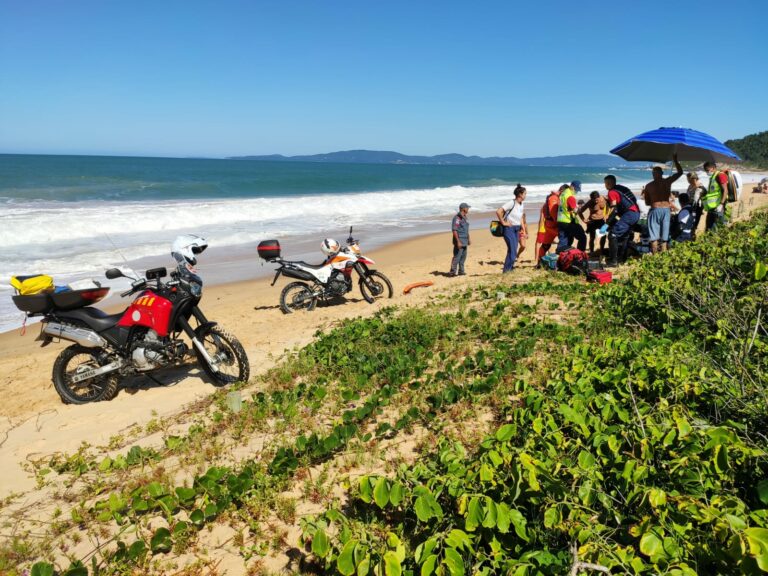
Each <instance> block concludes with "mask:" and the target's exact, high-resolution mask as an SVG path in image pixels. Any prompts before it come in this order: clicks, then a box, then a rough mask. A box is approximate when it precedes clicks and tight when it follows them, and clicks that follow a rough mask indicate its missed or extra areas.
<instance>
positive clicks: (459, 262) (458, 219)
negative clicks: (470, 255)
mask: <svg viewBox="0 0 768 576" xmlns="http://www.w3.org/2000/svg"><path fill="white" fill-rule="evenodd" d="M469 208H470V206H469V204H467V203H466V202H462V203H461V204H459V212H458V213H457V214H456V216H454V217H453V221H452V223H451V230H452V235H453V259H452V260H451V271H450V272H449V273H448V275H449V276H464V274H466V272H464V262H466V261H467V247H468V246H469V220H468V219H467V214H468V213H469Z"/></svg>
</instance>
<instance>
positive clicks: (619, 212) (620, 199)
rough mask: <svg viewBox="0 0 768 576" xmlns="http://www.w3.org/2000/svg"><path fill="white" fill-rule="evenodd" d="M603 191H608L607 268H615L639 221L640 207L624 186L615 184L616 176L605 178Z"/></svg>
mask: <svg viewBox="0 0 768 576" xmlns="http://www.w3.org/2000/svg"><path fill="white" fill-rule="evenodd" d="M604 181H605V189H606V190H608V207H609V208H610V212H609V213H608V218H607V225H608V261H607V262H606V263H605V265H606V266H608V267H614V266H617V265H618V263H619V259H621V260H622V261H623V260H624V258H625V256H626V250H627V243H628V242H629V239H630V238H631V237H632V232H633V228H634V226H635V224H637V221H638V220H640V207H639V206H638V205H637V198H636V197H635V195H634V194H633V193H632V191H631V190H630V189H629V188H627V187H626V186H622V185H621V184H616V176H614V175H613V174H609V175H608V176H606V177H605V180H604Z"/></svg>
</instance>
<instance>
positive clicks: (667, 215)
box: [648, 208, 671, 242]
mask: <svg viewBox="0 0 768 576" xmlns="http://www.w3.org/2000/svg"><path fill="white" fill-rule="evenodd" d="M670 220H671V212H670V210H669V208H651V209H650V211H649V212H648V236H649V239H650V241H651V242H658V241H661V242H667V241H668V240H669V222H670Z"/></svg>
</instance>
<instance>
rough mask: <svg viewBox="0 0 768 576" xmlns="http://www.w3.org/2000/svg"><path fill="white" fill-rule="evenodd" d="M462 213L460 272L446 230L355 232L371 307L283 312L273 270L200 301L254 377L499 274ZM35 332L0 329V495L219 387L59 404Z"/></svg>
mask: <svg viewBox="0 0 768 576" xmlns="http://www.w3.org/2000/svg"><path fill="white" fill-rule="evenodd" d="M746 190H747V192H745V194H744V197H743V200H742V206H743V210H741V211H739V215H740V216H741V217H743V216H745V215H746V214H748V213H749V212H750V211H752V210H754V209H755V208H757V207H760V206H764V205H766V204H768V196H765V195H752V194H751V192H750V191H751V185H750V187H749V188H746ZM470 215H471V216H472V217H473V218H474V224H475V226H474V227H473V228H472V244H471V246H470V250H469V254H468V259H467V276H465V277H462V278H450V277H447V275H446V272H447V271H448V268H449V263H450V258H451V240H450V234H449V232H448V231H447V230H445V231H443V232H438V233H432V234H427V235H422V236H417V237H412V238H408V239H402V240H398V241H396V242H392V243H389V244H387V245H385V246H381V247H379V248H376V249H374V250H371V251H369V250H366V242H365V237H364V236H363V235H362V234H361V235H360V236H361V238H362V247H363V249H364V252H365V253H366V254H369V255H370V256H371V257H372V258H373V259H374V260H375V261H376V268H377V269H379V270H381V271H382V272H384V273H385V274H386V275H387V276H388V277H389V278H390V280H391V281H392V283H393V285H394V288H395V292H394V297H393V298H392V299H391V300H387V301H378V302H376V303H375V304H373V305H369V304H367V303H366V302H365V301H364V300H363V299H362V298H361V297H360V295H359V293H358V291H357V289H355V290H354V291H353V292H352V293H351V294H350V297H349V298H348V299H347V300H346V302H344V303H342V304H338V305H329V306H321V307H318V308H317V309H316V310H315V311H313V312H310V313H306V312H300V313H294V314H290V315H284V314H282V312H281V311H280V309H279V306H278V299H279V294H280V290H281V289H282V287H283V286H284V285H285V283H286V281H285V280H284V279H281V280H279V281H278V283H277V284H276V285H275V286H270V282H271V277H261V278H254V279H249V280H242V281H237V282H230V283H223V284H218V285H213V286H207V287H206V290H205V293H204V297H203V300H202V308H203V310H204V311H205V312H206V314H207V315H208V316H209V317H210V318H211V319H213V320H215V321H217V322H219V323H220V324H221V325H222V326H224V327H225V328H227V329H228V330H230V331H231V332H233V333H234V334H235V335H236V336H237V337H238V338H239V339H240V341H241V343H242V344H243V346H244V348H245V350H246V352H247V353H248V356H249V359H250V363H251V367H252V370H251V373H252V376H253V375H257V374H259V373H261V372H263V371H265V370H267V369H268V368H270V367H271V366H273V365H274V364H275V363H276V361H277V360H278V359H279V358H280V357H281V356H283V355H284V354H286V353H290V352H291V351H292V350H294V349H295V348H296V347H300V346H303V345H305V344H307V343H309V342H310V341H312V339H313V338H314V335H315V334H316V332H317V331H324V330H327V329H329V328H331V327H333V326H335V325H337V324H338V323H340V322H342V321H343V320H345V319H347V318H353V317H358V316H370V315H372V314H374V313H376V312H377V311H379V310H381V309H382V308H384V307H386V306H390V305H394V306H405V307H409V306H415V307H418V306H420V305H421V304H423V303H425V302H427V301H429V300H432V299H435V298H440V297H441V295H443V294H445V293H447V292H452V291H455V290H457V289H461V288H462V286H468V285H472V284H476V283H478V282H482V281H483V277H498V275H499V274H500V272H501V266H502V261H503V259H504V255H505V252H506V248H505V245H504V242H503V240H502V239H500V238H496V237H493V236H491V235H490V233H489V232H488V231H487V222H488V219H489V216H490V215H489V214H487V213H486V214H480V213H478V214H474V215H472V214H470ZM534 225H535V224H534ZM355 235H356V236H357V234H355ZM532 255H533V242H532V241H531V242H530V244H529V245H528V248H527V250H526V252H525V253H524V254H523V256H522V261H521V262H520V265H519V267H518V269H517V272H516V273H514V274H511V275H509V280H508V281H509V282H510V283H518V282H524V281H527V280H530V279H531V278H533V277H539V276H540V277H541V278H542V279H546V278H547V274H549V272H547V271H539V270H535V269H533V261H532ZM265 268H266V266H265ZM270 270H271V268H270ZM268 276H271V273H270V274H269V275H268ZM420 281H432V282H433V285H432V286H430V287H426V288H417V289H415V290H413V292H411V293H410V294H408V295H404V294H403V293H402V290H403V287H404V286H405V285H407V284H409V283H412V282H420ZM122 306H123V305H122V304H120V303H117V302H116V303H115V305H114V306H110V307H111V309H113V310H119V309H121V308H122ZM36 336H37V327H36V326H34V325H33V326H30V327H28V329H27V333H26V335H25V336H24V337H20V336H19V333H18V331H17V330H14V331H13V332H7V333H3V334H0V393H2V395H3V398H4V399H5V401H4V402H3V404H2V406H0V440H2V439H3V438H4V441H3V444H2V445H1V446H0V466H1V467H2V469H3V470H4V471H6V473H5V477H4V481H3V483H2V486H1V487H0V497H2V496H4V495H7V494H9V493H11V492H14V491H19V490H27V489H30V488H32V487H33V483H34V479H31V478H29V477H28V475H27V473H26V472H24V470H23V468H22V467H21V464H20V463H23V462H25V461H26V459H27V458H28V457H31V456H33V455H37V456H41V455H47V454H51V453H53V452H58V451H64V452H71V451H74V450H77V448H78V447H79V446H80V445H81V444H82V442H84V441H87V442H88V443H89V444H91V445H101V444H106V443H108V441H109V439H110V438H111V437H113V436H115V435H118V434H120V433H122V431H124V430H126V429H128V428H130V427H134V426H139V427H144V426H146V425H147V423H149V422H150V421H152V420H154V419H162V418H164V417H166V416H170V415H172V414H175V413H178V412H179V411H181V410H183V409H184V408H185V407H186V406H189V405H190V404H191V403H193V402H194V401H196V400H199V399H202V398H205V397H208V396H210V395H211V394H213V393H214V392H215V391H216V390H217V389H216V388H214V387H213V386H212V385H211V384H209V383H207V382H206V381H204V380H203V379H201V377H200V374H199V373H198V370H197V369H196V368H192V369H187V368H181V369H178V370H171V371H169V372H168V374H163V373H158V374H157V375H156V376H157V377H158V378H159V379H160V380H161V381H162V382H164V383H167V385H165V386H158V385H156V384H155V383H153V382H152V381H150V380H148V379H144V378H142V379H137V380H136V381H135V382H134V383H133V385H134V387H132V388H131V389H130V390H121V391H120V393H119V394H118V396H117V397H116V398H115V399H114V400H112V401H110V402H102V403H95V404H91V405H84V406H68V405H64V404H62V403H61V401H60V399H59V397H58V395H57V394H56V392H55V390H54V389H53V386H52V384H51V369H52V366H53V362H54V359H55V357H56V356H57V355H58V354H59V353H60V351H61V350H62V349H63V348H64V347H66V346H67V345H68V343H57V344H51V345H50V346H47V347H45V348H40V347H39V346H38V343H37V342H35V338H36Z"/></svg>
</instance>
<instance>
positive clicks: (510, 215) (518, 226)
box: [496, 184, 528, 272]
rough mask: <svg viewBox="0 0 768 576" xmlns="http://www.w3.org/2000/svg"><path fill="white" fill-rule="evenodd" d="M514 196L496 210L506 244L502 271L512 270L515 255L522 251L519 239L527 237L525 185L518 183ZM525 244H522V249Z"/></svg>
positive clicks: (515, 258)
mask: <svg viewBox="0 0 768 576" xmlns="http://www.w3.org/2000/svg"><path fill="white" fill-rule="evenodd" d="M514 194H515V197H514V199H513V200H510V201H509V202H507V203H506V204H504V205H503V206H502V207H501V208H499V209H498V210H496V216H497V217H498V219H499V222H501V224H502V226H504V242H505V243H506V245H507V257H506V258H505V259H504V267H503V268H502V270H501V271H502V272H512V270H514V268H515V262H516V261H517V257H518V256H520V254H521V253H522V251H523V250H522V249H519V247H520V239H521V238H522V239H523V241H524V240H525V238H527V237H528V225H527V223H526V221H525V206H524V204H523V202H524V201H525V187H524V186H522V185H520V184H518V185H517V187H516V188H515V191H514ZM524 248H525V246H524V245H523V249H524Z"/></svg>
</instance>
